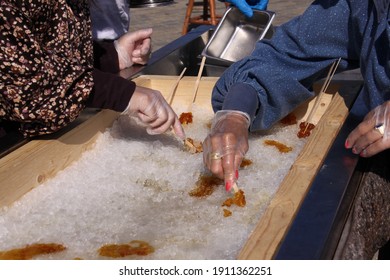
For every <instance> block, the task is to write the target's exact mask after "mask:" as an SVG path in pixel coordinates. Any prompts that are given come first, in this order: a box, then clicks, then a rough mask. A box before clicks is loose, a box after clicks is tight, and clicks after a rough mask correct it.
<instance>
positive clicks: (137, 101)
mask: <svg viewBox="0 0 390 280" xmlns="http://www.w3.org/2000/svg"><path fill="white" fill-rule="evenodd" d="M124 113H125V114H129V115H131V116H135V117H137V118H138V119H139V120H140V121H141V122H142V123H143V124H145V125H146V126H147V129H146V131H147V132H148V133H149V134H151V135H154V134H161V133H164V132H166V131H167V130H169V129H170V128H171V127H172V128H173V131H174V133H175V134H176V136H178V137H179V138H180V139H183V140H184V139H185V133H184V129H183V127H182V125H181V123H180V121H179V118H178V117H177V115H176V113H175V112H174V111H173V109H172V108H171V106H169V104H168V103H167V102H166V100H165V99H164V97H163V96H162V95H161V93H160V92H159V91H157V90H153V89H149V88H145V87H140V86H137V87H136V89H135V91H134V93H133V96H132V97H131V99H130V102H129V105H128V107H127V109H126V110H125V111H124Z"/></svg>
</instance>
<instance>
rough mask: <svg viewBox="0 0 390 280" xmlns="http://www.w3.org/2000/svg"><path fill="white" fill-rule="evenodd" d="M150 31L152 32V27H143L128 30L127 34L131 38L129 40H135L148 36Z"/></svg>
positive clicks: (150, 33)
mask: <svg viewBox="0 0 390 280" xmlns="http://www.w3.org/2000/svg"><path fill="white" fill-rule="evenodd" d="M152 33H153V29H152V28H145V29H140V30H137V31H134V32H129V33H128V36H129V37H130V38H131V41H133V42H137V41H143V40H145V39H148V38H150V36H152Z"/></svg>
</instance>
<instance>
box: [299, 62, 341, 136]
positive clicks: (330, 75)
mask: <svg viewBox="0 0 390 280" xmlns="http://www.w3.org/2000/svg"><path fill="white" fill-rule="evenodd" d="M340 60H341V58H339V59H338V60H337V61H335V62H333V64H332V66H331V67H330V69H329V72H328V75H327V77H326V80H325V82H324V84H323V85H322V88H321V90H320V92H319V94H318V96H317V99H316V101H315V102H314V105H313V108H312V109H311V111H310V113H309V115H308V117H307V119H306V126H305V130H304V131H303V133H305V132H306V130H307V128H308V127H309V124H310V122H311V119H312V118H313V115H314V113H315V111H316V110H317V108H318V105H319V104H320V101H321V97H322V95H323V94H324V93H325V92H326V91H327V89H328V86H329V84H330V82H331V80H332V79H333V76H334V74H335V73H336V69H337V67H338V66H339V63H340Z"/></svg>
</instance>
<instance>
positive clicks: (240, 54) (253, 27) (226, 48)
mask: <svg viewBox="0 0 390 280" xmlns="http://www.w3.org/2000/svg"><path fill="white" fill-rule="evenodd" d="M274 17H275V13H274V12H271V11H260V10H254V11H253V17H252V18H247V17H245V16H244V15H243V14H242V13H241V12H240V11H239V10H238V9H237V8H236V7H231V8H229V9H228V10H227V11H226V12H225V14H224V15H223V17H222V19H221V21H220V22H219V24H218V26H217V28H216V30H215V32H214V34H213V35H212V37H211V38H210V40H209V41H208V43H207V45H206V47H205V48H204V50H203V52H202V55H203V56H205V57H206V58H207V63H208V64H216V65H224V66H229V65H230V64H232V63H233V62H236V61H238V60H240V59H242V58H244V57H245V56H247V55H249V54H251V53H252V51H253V50H254V48H255V44H256V42H257V41H259V40H261V39H263V38H271V37H272V34H273V28H272V25H271V23H272V21H273V19H274Z"/></svg>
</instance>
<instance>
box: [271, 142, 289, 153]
mask: <svg viewBox="0 0 390 280" xmlns="http://www.w3.org/2000/svg"><path fill="white" fill-rule="evenodd" d="M264 144H266V145H267V146H274V147H276V148H277V149H278V150H279V152H281V153H289V152H291V151H292V148H291V147H289V146H287V145H285V144H283V143H280V142H279V141H275V140H264Z"/></svg>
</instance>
